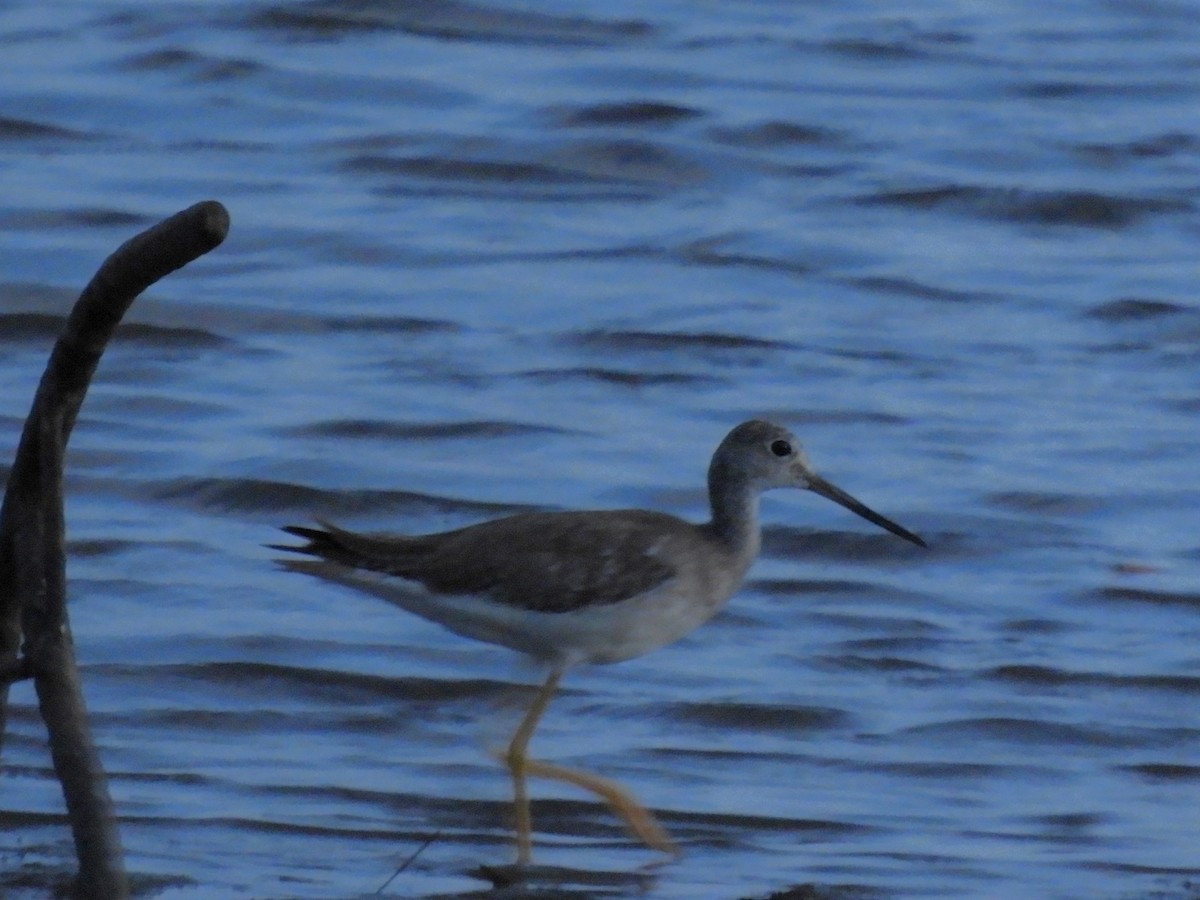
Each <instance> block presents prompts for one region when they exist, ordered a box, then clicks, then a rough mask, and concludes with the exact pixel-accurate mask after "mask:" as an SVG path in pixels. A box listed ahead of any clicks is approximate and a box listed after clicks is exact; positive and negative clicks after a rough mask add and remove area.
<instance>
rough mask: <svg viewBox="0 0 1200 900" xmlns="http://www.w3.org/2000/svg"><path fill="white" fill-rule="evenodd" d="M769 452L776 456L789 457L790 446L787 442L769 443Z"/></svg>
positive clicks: (790, 453)
mask: <svg viewBox="0 0 1200 900" xmlns="http://www.w3.org/2000/svg"><path fill="white" fill-rule="evenodd" d="M771 452H772V453H774V454H775V455H776V456H791V455H792V445H791V444H789V443H788V442H787V441H782V440H781V441H771Z"/></svg>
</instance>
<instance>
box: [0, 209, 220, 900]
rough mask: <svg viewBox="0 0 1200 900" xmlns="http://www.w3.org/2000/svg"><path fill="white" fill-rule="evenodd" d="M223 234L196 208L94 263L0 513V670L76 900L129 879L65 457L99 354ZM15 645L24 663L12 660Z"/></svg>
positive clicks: (109, 892) (103, 894)
mask: <svg viewBox="0 0 1200 900" xmlns="http://www.w3.org/2000/svg"><path fill="white" fill-rule="evenodd" d="M228 229H229V214H228V213H227V212H226V210H225V207H223V206H222V205H221V204H219V203H216V202H213V201H208V202H205V203H198V204H196V205H195V206H193V207H191V208H189V209H186V210H184V211H183V212H181V213H178V214H176V215H174V216H172V217H171V218H169V219H165V220H164V221H162V222H160V223H159V224H158V225H155V226H154V227H153V228H150V229H148V230H146V231H144V232H142V233H141V234H139V235H138V236H137V237H135V238H133V239H132V240H130V241H127V242H126V243H125V244H123V245H121V247H119V248H118V249H117V251H116V252H115V253H113V254H112V255H111V256H110V257H109V258H108V259H106V260H105V261H104V264H103V265H101V266H100V269H99V271H97V272H96V275H95V276H94V277H93V278H92V280H91V282H90V283H89V284H88V286H87V287H86V288H84V290H83V293H82V294H81V295H80V297H79V300H78V301H77V302H76V303H75V307H74V309H72V311H71V314H70V316H69V317H68V318H67V322H66V325H65V326H64V328H63V332H62V334H61V335H60V336H59V338H58V341H57V342H56V343H55V345H54V350H53V351H52V352H51V354H50V360H49V362H48V363H47V364H46V371H45V373H44V374H43V375H42V380H41V382H40V383H39V385H38V389H37V393H36V395H35V396H34V400H33V407H32V409H31V410H30V413H29V418H28V419H26V421H25V428H24V430H23V431H22V433H21V441H20V443H19V445H18V447H17V456H16V459H15V461H14V462H13V466H12V469H11V470H10V472H9V477H8V486H7V489H6V491H5V494H4V503H3V507H2V508H0V673H3V672H16V673H20V672H23V671H28V672H30V673H31V674H32V677H33V679H34V686H35V688H36V690H37V695H38V703H39V707H40V709H41V713H42V718H43V720H44V721H45V723H46V729H47V731H48V732H49V737H50V752H51V756H52V757H53V760H54V768H55V772H56V774H57V775H58V779H59V782H60V783H61V784H62V788H63V797H64V799H65V801H66V805H67V812H68V815H69V818H70V820H71V831H72V834H73V835H74V838H75V849H76V854H77V855H78V857H79V875H78V878H77V880H76V884H75V891H74V893H75V895H76V896H77V897H87V898H92V897H95V898H121V897H125V896H127V895H128V893H129V881H128V878H127V877H126V874H125V867H124V861H123V856H122V852H121V845H120V840H119V837H118V834H117V827H116V814H115V811H114V809H113V805H112V799H111V797H110V795H109V792H108V779H107V777H106V776H105V774H104V770H103V768H102V767H101V765H100V758H99V755H98V754H97V753H96V749H95V744H94V742H93V741H92V734H91V728H90V726H89V724H88V718H87V709H86V707H85V705H84V701H83V691H82V687H81V685H80V681H79V670H78V668H77V666H76V664H75V652H74V646H73V644H72V640H71V630H70V624H69V621H68V617H67V607H66V550H65V540H64V538H65V535H64V531H65V528H64V518H63V453H64V450H65V448H66V444H67V439H68V438H69V437H70V433H71V429H72V427H73V426H74V424H75V419H76V417H77V416H78V414H79V409H80V407H81V406H82V404H83V398H84V395H85V394H86V392H87V389H88V385H89V384H90V383H91V380H92V376H93V374H94V373H95V371H96V366H97V364H98V363H99V361H100V357H101V355H102V354H103V353H104V348H105V347H106V346H107V345H108V341H109V338H111V337H112V334H113V331H114V330H115V329H116V327H117V323H119V322H120V321H121V317H122V316H124V315H125V312H126V311H127V310H128V309H129V306H130V304H132V303H133V301H134V299H135V298H136V297H137V296H138V295H139V294H140V293H142V291H144V290H145V289H146V288H148V287H149V286H150V285H151V284H153V283H154V282H156V281H158V279H160V278H162V277H163V276H165V275H168V274H169V273H171V272H173V271H175V270H176V269H178V268H180V267H181V266H184V265H186V264H187V263H189V262H191V261H192V260H194V259H196V258H197V257H199V256H201V255H203V254H204V253H206V252H208V251H209V250H211V249H212V248H213V247H216V246H217V245H218V244H220V243H221V241H222V240H224V238H225V234H226V232H227V231H228ZM22 636H23V638H24V646H25V648H26V654H25V656H24V657H23V658H21V659H18V657H17V653H18V649H19V645H20V642H21V638H22ZM6 713H7V684H6V683H3V681H0V739H2V738H3V727H4V720H5V716H6Z"/></svg>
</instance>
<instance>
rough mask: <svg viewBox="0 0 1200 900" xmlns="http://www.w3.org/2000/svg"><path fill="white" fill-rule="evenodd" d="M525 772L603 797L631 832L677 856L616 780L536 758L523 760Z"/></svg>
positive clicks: (673, 846) (664, 834)
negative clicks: (562, 782) (563, 782)
mask: <svg viewBox="0 0 1200 900" xmlns="http://www.w3.org/2000/svg"><path fill="white" fill-rule="evenodd" d="M525 771H526V772H527V773H529V774H530V775H536V776H539V777H542V778H554V779H557V780H558V781H565V782H567V783H569V784H573V785H576V786H577V787H581V788H583V789H584V790H587V791H591V792H592V793H594V794H596V795H597V796H599V797H600V798H602V799H603V800H604V801H605V802H606V803H607V804H608V805H609V806H610V807H612V810H613V811H614V812H615V813H617V815H619V816H620V817H621V818H622V819H624V820H625V821H626V823H627V824H628V825H629V828H630V830H631V831H632V832H633V833H634V834H636V835H637V836H638V837H640V838H641V839H642V840H643V841H645V842H646V843H647V844H648V845H650V846H651V847H653V848H654V849H655V850H661V851H662V852H663V853H669V854H671V855H672V856H679V854H680V852H681V851H680V849H679V847H678V846H677V845H676V844H675V842H674V841H672V840H671V837H670V835H668V834H667V832H666V831H665V830H664V829H663V827H662V826H661V825H659V824H658V822H657V821H656V820H655V818H654V816H653V815H652V814H651V812H650V811H649V810H648V809H646V808H645V807H643V806H642V805H641V804H639V803H638V802H637V801H636V800H634V799H633V795H632V794H630V793H629V791H627V790H625V788H623V787H621V785H619V784H617V783H616V782H615V781H611V780H610V779H608V778H601V777H600V776H599V775H593V774H591V773H590V772H580V771H579V770H578V769H568V768H566V767H564V766H556V765H553V764H552V763H546V762H540V761H539V760H536V759H527V760H525Z"/></svg>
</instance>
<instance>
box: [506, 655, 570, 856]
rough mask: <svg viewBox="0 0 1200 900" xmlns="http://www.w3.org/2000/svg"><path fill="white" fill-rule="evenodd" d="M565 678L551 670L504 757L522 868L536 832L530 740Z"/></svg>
mask: <svg viewBox="0 0 1200 900" xmlns="http://www.w3.org/2000/svg"><path fill="white" fill-rule="evenodd" d="M562 675H563V673H562V669H553V670H551V672H550V676H549V677H548V678H547V679H546V683H545V684H543V685H542V688H541V690H539V691H538V694H537V696H536V697H535V698H534V700H533V705H532V706H530V707H529V712H527V713H525V718H524V719H522V720H521V724H520V725H519V726H518V727H517V732H516V734H514V735H513V738H512V740H511V741H510V742H509V744H508V752H507V753H506V754H505V757H504V761H505V763H506V764H507V765H508V771H509V772H511V773H512V780H513V808H514V810H515V813H516V819H517V864H518V865H525V864H527V863H528V862H529V860H530V857H531V856H532V854H533V839H532V837H531V833H532V830H533V828H532V824H531V820H530V815H529V792H528V791H527V790H526V788H525V777H526V774H527V773H528V772H529V765H530V761H529V757H528V754H527V751H528V749H529V739H530V738H531V737H533V732H534V730H535V729H536V728H537V724H538V721H539V720H540V719H541V718H542V713H544V712H545V711H546V707H547V706H548V705H549V704H550V698H551V697H553V696H554V691H555V690H556V689H557V688H558V682H559V681H560V680H561V679H562ZM539 765H540V764H539Z"/></svg>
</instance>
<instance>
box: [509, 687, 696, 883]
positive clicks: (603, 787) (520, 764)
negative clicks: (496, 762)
mask: <svg viewBox="0 0 1200 900" xmlns="http://www.w3.org/2000/svg"><path fill="white" fill-rule="evenodd" d="M562 675H563V673H562V670H561V669H555V670H553V671H552V672H551V673H550V675H549V677H548V678H547V679H546V683H545V684H543V685H542V688H541V690H539V691H538V694H537V696H536V697H535V698H534V700H533V704H532V705H531V706H530V707H529V712H527V713H525V718H524V719H522V720H521V724H520V725H519V726H518V727H517V731H516V734H514V735H513V738H512V740H511V741H510V742H509V745H508V751H507V753H506V754H505V756H504V761H505V763H506V764H507V765H508V771H509V772H510V773H511V774H512V780H513V807H514V810H515V815H516V825H517V864H518V865H524V864H527V863H528V862H529V861H530V859H531V857H532V855H533V838H532V832H533V825H532V819H531V816H530V814H529V791H528V788H527V787H526V781H527V779H528V776H529V775H536V776H539V777H542V778H553V779H556V780H558V781H565V782H567V783H568V784H573V785H575V786H576V787H581V788H583V789H584V790H587V791H591V792H592V793H593V794H596V795H597V796H599V797H600V798H601V799H603V800H604V801H605V802H606V803H607V804H608V805H609V806H610V807H612V809H613V811H614V812H615V813H617V815H619V816H620V817H621V818H622V819H624V820H625V821H626V823H628V825H629V828H630V829H631V830H632V831H633V833H634V834H636V835H637V836H638V837H639V838H641V839H642V840H643V841H645V842H646V843H647V844H648V845H650V846H651V847H653V848H654V849H655V850H661V851H662V852H663V853H669V854H671V855H672V856H678V855H679V852H680V851H679V847H678V846H676V844H675V842H674V841H672V840H671V838H670V836H669V835H668V834H667V833H666V831H664V830H663V828H662V826H661V825H659V824H658V822H657V821H655V819H654V816H653V815H651V814H650V811H649V810H647V809H645V808H644V807H643V806H641V805H640V804H639V803H638V802H637V801H636V800H634V799H633V795H632V794H630V793H629V791H627V790H625V789H624V788H623V787H621V786H620V785H619V784H617V783H616V782H615V781H610V780H609V779H607V778H601V777H600V776H599V775H592V774H590V773H588V772H580V771H579V770H577V769H568V768H566V767H565V766H556V765H553V764H551V763H546V762H540V761H539V760H534V759H530V758H529V754H528V750H529V741H530V739H531V738H532V737H533V732H534V731H535V730H536V729H537V725H538V722H539V721H540V720H541V718H542V714H543V713H544V712H545V711H546V707H547V706H549V705H550V699H551V698H552V697H553V696H554V692H555V691H556V690H557V689H558V683H559V682H560V681H561V680H562Z"/></svg>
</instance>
